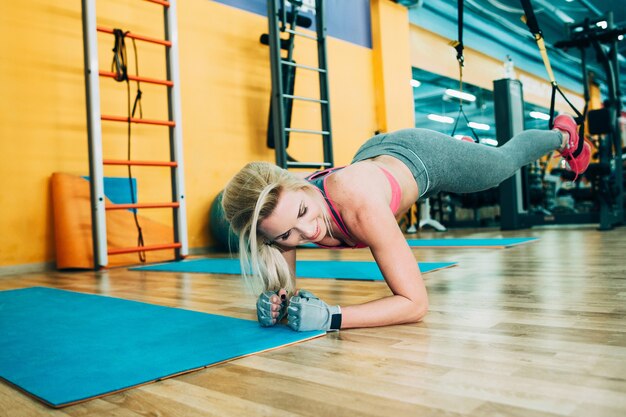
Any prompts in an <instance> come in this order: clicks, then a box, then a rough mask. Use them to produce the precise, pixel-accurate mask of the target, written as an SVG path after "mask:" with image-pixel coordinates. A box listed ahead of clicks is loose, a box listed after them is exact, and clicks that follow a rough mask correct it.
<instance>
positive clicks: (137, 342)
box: [0, 287, 325, 407]
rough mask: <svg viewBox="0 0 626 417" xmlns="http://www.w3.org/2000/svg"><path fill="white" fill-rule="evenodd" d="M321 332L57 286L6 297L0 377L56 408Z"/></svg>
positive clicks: (1, 311)
mask: <svg viewBox="0 0 626 417" xmlns="http://www.w3.org/2000/svg"><path fill="white" fill-rule="evenodd" d="M323 334H325V332H321V331H317V332H294V331H293V330H291V329H290V328H288V327H287V326H284V325H280V326H276V327H271V328H262V327H260V326H259V324H258V323H257V322H256V321H250V320H241V319H236V318H232V317H224V316H218V315H213V314H206V313H199V312H194V311H189V310H182V309H177V308H170V307H162V306H157V305H152V304H145V303H140V302H136V301H128V300H122V299H119V298H111V297H104V296H99V295H90V294H82V293H76V292H70V291H63V290H56V289H52V288H41V287H33V288H26V289H19V290H9V291H0V335H1V336H0V377H1V378H2V379H5V380H6V381H8V382H9V383H10V384H12V385H14V386H16V387H18V388H20V389H21V390H23V391H25V392H26V393H28V394H29V395H32V396H34V397H36V398H38V399H40V400H41V401H43V402H45V403H46V404H48V405H50V406H52V407H63V406H67V405H70V404H74V403H77V402H81V401H85V400H88V399H91V398H95V397H100V396H103V395H106V394H110V393H113V392H117V391H121V390H125V389H128V388H132V387H134V386H137V385H142V384H146V383H149V382H154V381H156V380H159V379H164V378H167V377H171V376H175V375H179V374H182V373H185V372H190V371H193V370H196V369H201V368H204V367H207V366H210V365H215V364H217V363H220V362H224V361H228V360H231V359H235V358H239V357H242V356H246V355H250V354H253V353H258V352H262V351H265V350H269V349H275V348H278V347H281V346H285V345H288V344H292V343H296V342H301V341H304V340H307V339H310V338H313V337H317V336H321V335H323Z"/></svg>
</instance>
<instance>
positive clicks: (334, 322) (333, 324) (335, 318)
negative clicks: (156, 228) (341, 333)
mask: <svg viewBox="0 0 626 417" xmlns="http://www.w3.org/2000/svg"><path fill="white" fill-rule="evenodd" d="M339 329H341V313H338V314H333V315H332V317H331V318H330V330H339Z"/></svg>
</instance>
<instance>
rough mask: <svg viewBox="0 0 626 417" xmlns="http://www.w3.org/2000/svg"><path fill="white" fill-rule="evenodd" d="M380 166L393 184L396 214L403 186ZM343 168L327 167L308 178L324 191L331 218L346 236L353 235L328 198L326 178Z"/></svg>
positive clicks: (344, 246)
mask: <svg viewBox="0 0 626 417" xmlns="http://www.w3.org/2000/svg"><path fill="white" fill-rule="evenodd" d="M378 167H379V168H380V170H381V171H382V172H383V173H384V174H385V176H386V177H387V180H388V181H389V185H390V186H391V202H390V203H389V208H390V209H391V211H392V212H393V213H394V214H395V213H396V212H397V211H398V208H400V201H401V200H402V188H400V184H399V183H398V180H396V178H395V177H394V176H393V175H392V174H391V172H389V171H388V170H386V169H385V168H383V167H381V166H378ZM343 168H345V167H336V168H329V169H325V170H323V171H317V172H314V173H313V174H311V175H309V176H308V177H307V178H306V180H307V181H308V182H309V183H311V184H312V185H315V186H316V187H317V188H318V189H319V190H320V192H321V193H322V196H323V197H324V200H325V201H326V204H327V205H328V211H329V212H330V215H331V218H332V219H333V221H334V222H335V224H336V225H337V227H339V229H340V230H341V231H342V232H343V233H344V234H345V235H346V236H350V237H351V235H350V232H348V228H347V227H346V225H345V223H344V222H343V219H342V218H341V215H340V214H339V210H337V208H336V207H335V204H334V203H333V202H332V200H331V199H330V198H328V194H327V192H326V180H327V179H328V177H329V176H330V174H332V173H333V172H335V171H339V170H340V169H343ZM313 243H314V244H315V245H317V246H320V247H322V248H339V249H347V248H351V249H358V248H366V247H367V245H365V244H363V243H360V242H357V243H356V245H354V246H349V245H346V244H342V245H338V246H326V245H322V244H320V243H315V242H313Z"/></svg>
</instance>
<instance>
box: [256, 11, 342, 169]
mask: <svg viewBox="0 0 626 417" xmlns="http://www.w3.org/2000/svg"><path fill="white" fill-rule="evenodd" d="M287 2H289V3H290V4H291V11H290V12H289V13H288V12H287V8H286V3H287ZM324 2H325V0H316V2H315V24H316V36H315V37H313V36H310V35H307V34H305V33H302V32H298V31H297V30H296V29H297V26H298V22H299V16H298V14H299V9H300V7H301V6H302V2H301V1H297V0H291V1H288V0H287V1H286V0H268V1H267V16H268V29H269V37H268V38H267V40H268V43H269V47H270V64H271V73H272V96H271V100H270V103H271V108H270V121H269V123H268V146H269V147H272V145H273V148H274V149H275V151H276V165H278V166H280V167H282V168H314V169H317V168H330V167H332V166H334V162H333V151H332V130H331V122H330V100H329V92H328V90H329V88H328V63H327V54H326V23H325V21H324ZM281 32H287V33H289V38H288V39H281V36H280V33H281ZM296 36H301V37H305V38H310V39H312V40H315V42H316V44H317V59H318V66H317V67H312V66H307V65H302V64H298V63H296V62H294V60H293V47H294V39H295V37H296ZM262 39H263V37H262ZM262 42H263V40H262ZM281 47H282V49H286V50H287V57H286V58H283V57H282V53H281ZM285 68H289V69H290V70H291V71H293V77H291V76H289V77H285V74H283V72H284V69H285ZM297 69H305V70H309V71H316V72H318V74H319V86H320V91H319V99H315V98H307V97H298V96H294V95H293V85H294V83H295V73H296V71H297ZM289 75H290V74H289ZM290 86H291V88H290ZM294 100H302V101H309V102H317V103H319V104H320V106H321V130H309V129H295V128H292V127H291V108H292V106H293V101H294ZM290 133H304V134H314V135H320V136H321V137H322V141H323V155H324V161H322V162H298V161H296V160H294V159H293V158H291V157H290V156H289V155H288V153H287V147H288V145H289V139H290ZM270 135H271V137H270Z"/></svg>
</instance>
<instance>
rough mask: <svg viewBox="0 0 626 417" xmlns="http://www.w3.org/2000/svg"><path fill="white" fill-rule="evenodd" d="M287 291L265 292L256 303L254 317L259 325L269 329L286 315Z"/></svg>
mask: <svg viewBox="0 0 626 417" xmlns="http://www.w3.org/2000/svg"><path fill="white" fill-rule="evenodd" d="M287 303H288V302H287V291H285V290H284V289H280V290H279V291H265V292H264V293H263V294H261V295H259V298H258V299H257V301H256V315H257V319H258V320H259V324H261V326H263V327H270V326H273V325H275V324H276V323H278V322H279V321H281V320H282V319H283V317H285V315H286V314H287Z"/></svg>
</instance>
